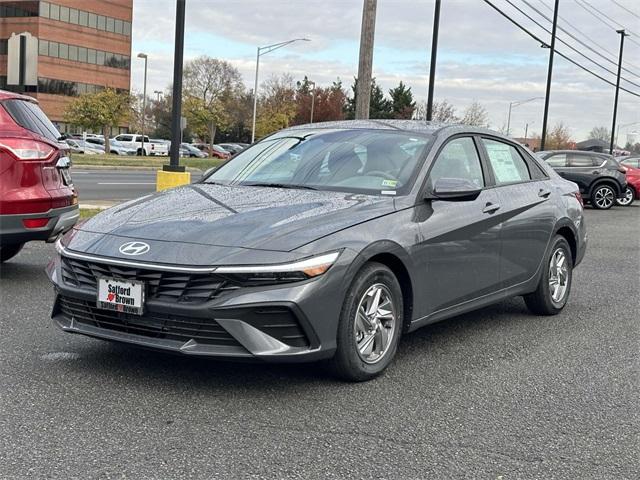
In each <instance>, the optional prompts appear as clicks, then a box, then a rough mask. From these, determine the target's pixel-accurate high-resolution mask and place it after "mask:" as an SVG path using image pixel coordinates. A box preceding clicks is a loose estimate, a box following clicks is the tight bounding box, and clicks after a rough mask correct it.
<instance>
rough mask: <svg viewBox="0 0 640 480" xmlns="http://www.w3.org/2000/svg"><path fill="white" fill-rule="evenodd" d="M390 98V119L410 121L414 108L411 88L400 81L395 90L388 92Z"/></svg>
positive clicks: (414, 103)
mask: <svg viewBox="0 0 640 480" xmlns="http://www.w3.org/2000/svg"><path fill="white" fill-rule="evenodd" d="M389 96H390V97H391V113H392V118H402V119H410V118H411V117H412V116H413V111H414V110H415V108H416V102H414V101H413V93H411V87H407V86H406V85H405V84H404V83H402V81H401V82H400V84H399V85H398V86H397V87H396V88H392V89H391V90H389Z"/></svg>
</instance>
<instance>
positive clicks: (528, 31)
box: [483, 0, 640, 98]
mask: <svg viewBox="0 0 640 480" xmlns="http://www.w3.org/2000/svg"><path fill="white" fill-rule="evenodd" d="M483 1H484V3H486V4H487V5H489V6H490V7H491V8H493V9H494V10H495V11H496V12H498V13H499V14H500V15H502V16H503V17H504V18H506V19H507V20H509V21H510V22H511V23H513V24H514V25H515V26H516V27H518V28H519V29H520V30H522V31H523V32H525V33H526V34H527V35H529V36H530V37H531V38H533V39H534V40H535V41H537V42H538V43H540V44H542V45H545V46H547V43H546V42H545V41H544V40H542V39H541V38H539V37H538V36H536V35H535V34H534V33H532V32H531V31H530V30H528V29H527V28H526V27H524V26H522V25H521V24H520V23H518V22H517V21H516V20H514V19H513V18H511V17H510V16H509V15H507V14H506V13H504V12H503V11H502V10H500V9H499V8H498V7H496V6H495V5H494V4H493V3H492V2H491V1H490V0H483ZM555 53H556V54H557V55H560V56H561V57H562V58H564V59H565V60H567V61H568V62H570V63H572V64H573V65H575V66H576V67H579V68H581V69H582V70H584V71H585V72H587V73H589V74H591V75H593V76H594V77H596V78H599V79H600V80H602V81H603V82H605V83H608V84H609V85H611V86H612V87H615V86H616V84H615V83H613V82H611V81H609V80H607V79H606V78H604V77H603V76H601V75H598V74H597V73H596V72H594V71H592V70H589V69H588V68H587V67H585V66H584V65H581V64H579V63H578V62H576V61H575V60H573V59H571V58H570V57H568V56H567V55H565V54H563V53H561V52H559V51H558V50H556V51H555ZM620 90H623V91H625V92H627V93H629V94H631V95H634V96H636V97H639V98H640V93H636V92H632V91H631V90H628V89H626V88H624V87H620Z"/></svg>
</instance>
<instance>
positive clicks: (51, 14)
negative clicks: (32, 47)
mask: <svg viewBox="0 0 640 480" xmlns="http://www.w3.org/2000/svg"><path fill="white" fill-rule="evenodd" d="M15 3H16V4H19V5H21V6H22V5H25V4H35V12H36V13H35V14H31V15H15V14H14V15H6V16H37V15H38V2H15ZM0 8H1V7H0ZM4 8H14V9H15V8H17V7H4ZM30 8H31V7H30ZM22 9H25V8H24V7H22ZM29 11H30V12H32V11H33V10H29ZM1 16H2V15H0V17H1ZM40 16H41V17H43V18H50V19H51V20H58V21H60V22H66V23H72V24H74V25H80V26H83V27H88V28H95V29H96V30H102V31H105V32H110V33H116V34H119V35H125V36H127V37H130V36H131V22H126V21H124V20H120V19H117V18H112V17H106V16H104V15H98V14H95V13H91V12H87V11H84V10H79V9H77V8H69V7H63V6H60V5H56V4H55V3H51V2H40Z"/></svg>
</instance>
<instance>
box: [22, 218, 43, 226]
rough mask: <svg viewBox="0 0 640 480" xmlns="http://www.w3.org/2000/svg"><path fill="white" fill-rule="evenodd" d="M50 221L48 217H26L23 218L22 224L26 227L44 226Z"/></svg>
mask: <svg viewBox="0 0 640 480" xmlns="http://www.w3.org/2000/svg"><path fill="white" fill-rule="evenodd" d="M47 223H49V219H48V218H25V219H24V220H22V224H23V225H24V226H25V228H42V227H45V226H46V225H47Z"/></svg>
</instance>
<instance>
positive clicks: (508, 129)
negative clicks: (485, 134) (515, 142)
mask: <svg viewBox="0 0 640 480" xmlns="http://www.w3.org/2000/svg"><path fill="white" fill-rule="evenodd" d="M543 98H544V97H533V98H528V99H526V100H520V101H517V102H510V103H509V115H508V116H507V136H509V134H510V133H511V109H512V108H513V107H519V106H520V105H524V104H525V103H529V102H533V101H534V100H542V99H543Z"/></svg>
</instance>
